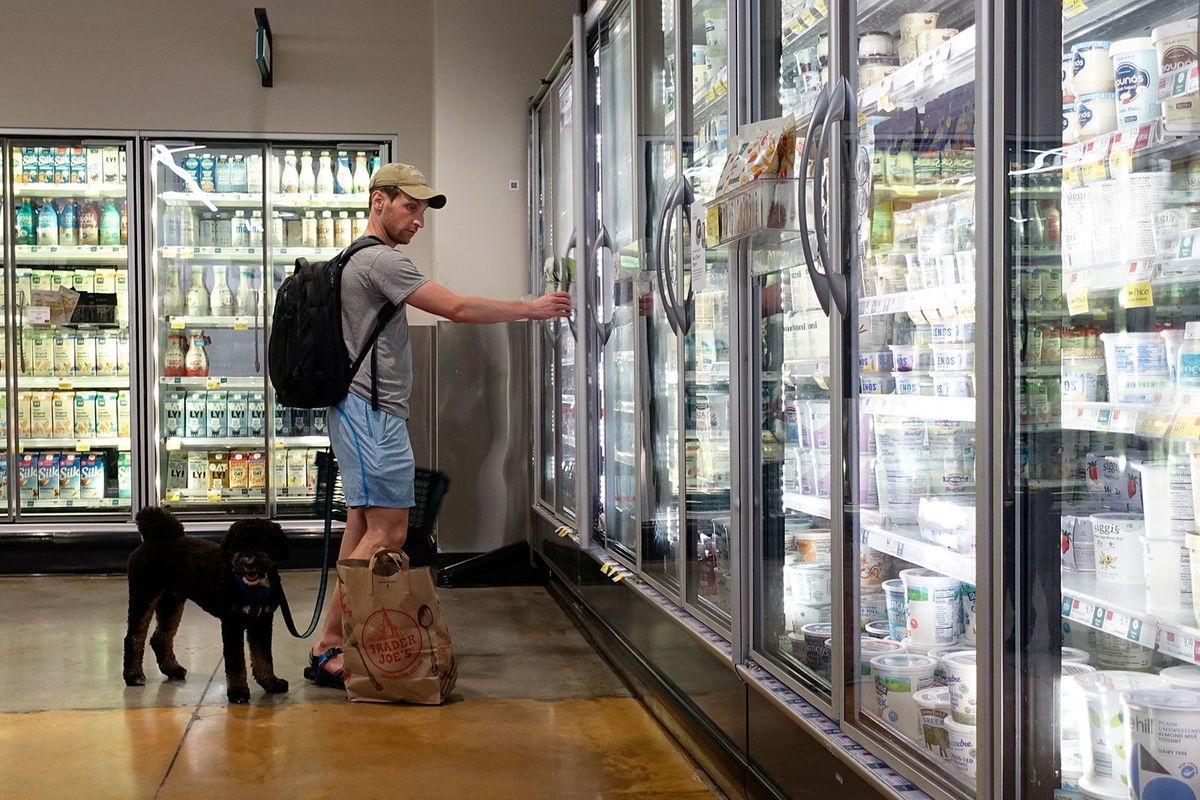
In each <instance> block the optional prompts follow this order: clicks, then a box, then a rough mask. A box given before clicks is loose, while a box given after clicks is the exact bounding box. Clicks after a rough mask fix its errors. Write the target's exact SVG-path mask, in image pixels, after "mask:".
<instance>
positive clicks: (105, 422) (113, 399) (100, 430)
mask: <svg viewBox="0 0 1200 800" xmlns="http://www.w3.org/2000/svg"><path fill="white" fill-rule="evenodd" d="M118 416H119V415H118V411H117V393H116V392H96V435H97V436H99V437H101V438H105V439H107V438H112V437H114V436H116V435H117V430H118V426H119V424H120V423H119V421H118Z"/></svg>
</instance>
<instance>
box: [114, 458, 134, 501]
mask: <svg viewBox="0 0 1200 800" xmlns="http://www.w3.org/2000/svg"><path fill="white" fill-rule="evenodd" d="M132 494H133V463H132V462H131V461H130V458H129V452H128V451H124V452H121V453H118V454H117V497H119V498H121V499H122V500H128V499H129V498H130V497H131V496H132Z"/></svg>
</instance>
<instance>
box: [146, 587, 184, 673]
mask: <svg viewBox="0 0 1200 800" xmlns="http://www.w3.org/2000/svg"><path fill="white" fill-rule="evenodd" d="M184 602H186V601H185V600H184V599H183V598H182V597H180V596H179V595H177V594H175V593H173V592H163V595H162V597H160V598H158V608H157V609H156V610H155V619H156V620H157V624H156V625H155V626H154V635H153V636H151V637H150V649H152V650H153V651H154V657H155V658H156V659H157V660H158V668H159V669H160V670H162V674H163V675H166V676H167V679H168V680H172V681H181V680H183V679H184V678H186V677H187V670H186V669H184V668H183V667H181V666H180V665H179V662H178V661H176V660H175V648H174V644H175V632H176V631H177V630H179V620H180V619H181V618H182V617H183V604H184Z"/></svg>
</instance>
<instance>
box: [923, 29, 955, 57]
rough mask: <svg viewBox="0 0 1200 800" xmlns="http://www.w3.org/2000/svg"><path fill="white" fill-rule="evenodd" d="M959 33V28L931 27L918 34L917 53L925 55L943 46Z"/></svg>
mask: <svg viewBox="0 0 1200 800" xmlns="http://www.w3.org/2000/svg"><path fill="white" fill-rule="evenodd" d="M957 35H958V28H930V29H928V30H923V31H921V32H920V33H918V34H917V55H924V54H926V53H929V52H932V51H934V50H936V49H938V48H939V47H941V46H942V45H943V44H945V43H946V42H948V41H950V40H951V39H953V38H954V37H955V36H957Z"/></svg>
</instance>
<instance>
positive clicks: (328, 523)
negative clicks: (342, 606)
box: [279, 448, 337, 639]
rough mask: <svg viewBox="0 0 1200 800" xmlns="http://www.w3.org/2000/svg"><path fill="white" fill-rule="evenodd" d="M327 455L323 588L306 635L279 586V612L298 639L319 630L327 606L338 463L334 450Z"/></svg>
mask: <svg viewBox="0 0 1200 800" xmlns="http://www.w3.org/2000/svg"><path fill="white" fill-rule="evenodd" d="M326 454H327V455H328V462H327V463H328V464H329V470H328V478H327V480H326V481H325V545H324V549H323V550H322V554H321V586H320V588H318V589H317V603H316V605H315V606H314V607H313V613H312V620H311V621H310V622H309V623H308V630H306V631H304V633H299V632H298V631H297V630H296V623H295V622H293V621H292V610H291V609H290V608H288V601H287V595H286V594H284V593H283V584H280V586H279V610H280V612H281V613H282V614H283V622H284V624H285V625H287V629H288V633H290V634H292V636H295V637H296V638H297V639H307V638H308V637H309V636H312V634H313V631H315V630H316V629H317V623H318V622H319V621H320V619H321V609H322V608H324V606H325V587H326V585H327V584H328V583H329V542H330V540H331V539H332V538H333V484H334V481H335V480H336V479H337V461H335V460H334V458H333V448H330V449H329V450H327V451H326Z"/></svg>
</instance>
